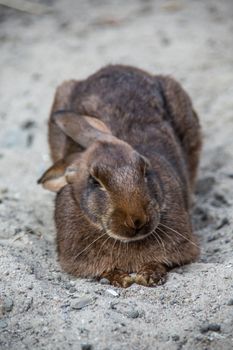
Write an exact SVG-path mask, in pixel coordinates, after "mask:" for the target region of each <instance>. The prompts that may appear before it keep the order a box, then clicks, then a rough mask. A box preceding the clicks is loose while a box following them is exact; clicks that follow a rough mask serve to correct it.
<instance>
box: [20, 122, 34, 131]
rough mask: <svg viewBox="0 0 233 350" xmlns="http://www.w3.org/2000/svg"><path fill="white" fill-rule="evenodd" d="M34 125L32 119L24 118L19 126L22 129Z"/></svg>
mask: <svg viewBox="0 0 233 350" xmlns="http://www.w3.org/2000/svg"><path fill="white" fill-rule="evenodd" d="M35 126H36V122H35V121H34V120H26V121H25V122H23V123H22V125H21V127H22V129H31V128H34V127H35Z"/></svg>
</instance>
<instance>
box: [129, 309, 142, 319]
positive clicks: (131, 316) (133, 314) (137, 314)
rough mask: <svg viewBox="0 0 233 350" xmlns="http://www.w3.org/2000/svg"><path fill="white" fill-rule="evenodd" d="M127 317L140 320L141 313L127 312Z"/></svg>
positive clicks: (135, 311) (136, 311)
mask: <svg viewBox="0 0 233 350" xmlns="http://www.w3.org/2000/svg"><path fill="white" fill-rule="evenodd" d="M127 316H128V317H129V318H138V317H139V312H138V310H131V311H128V312H127Z"/></svg>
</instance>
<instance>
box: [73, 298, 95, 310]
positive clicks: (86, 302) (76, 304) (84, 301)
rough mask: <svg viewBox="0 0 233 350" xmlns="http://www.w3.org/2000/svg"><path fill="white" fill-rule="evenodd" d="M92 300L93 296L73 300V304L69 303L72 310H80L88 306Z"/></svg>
mask: <svg viewBox="0 0 233 350" xmlns="http://www.w3.org/2000/svg"><path fill="white" fill-rule="evenodd" d="M93 301H94V299H93V298H86V297H84V298H80V299H79V300H78V301H75V302H74V303H73V305H71V307H72V309H74V310H81V309H83V308H84V307H85V306H88V305H90V304H92V303H93Z"/></svg>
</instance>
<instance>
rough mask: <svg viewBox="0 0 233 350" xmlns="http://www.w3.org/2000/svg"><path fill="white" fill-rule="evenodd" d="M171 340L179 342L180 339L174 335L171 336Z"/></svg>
mask: <svg viewBox="0 0 233 350" xmlns="http://www.w3.org/2000/svg"><path fill="white" fill-rule="evenodd" d="M172 340H174V341H178V340H180V337H179V336H178V335H177V334H174V335H173V336H172Z"/></svg>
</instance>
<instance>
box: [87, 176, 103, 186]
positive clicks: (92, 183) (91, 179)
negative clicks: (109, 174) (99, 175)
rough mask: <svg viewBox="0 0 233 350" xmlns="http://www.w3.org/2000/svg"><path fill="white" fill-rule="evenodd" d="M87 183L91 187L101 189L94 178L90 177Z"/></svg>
mask: <svg viewBox="0 0 233 350" xmlns="http://www.w3.org/2000/svg"><path fill="white" fill-rule="evenodd" d="M88 181H89V183H90V184H91V185H92V186H95V187H101V183H100V182H99V181H98V180H97V179H96V178H95V177H94V176H91V175H90V176H89V179H88Z"/></svg>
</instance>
